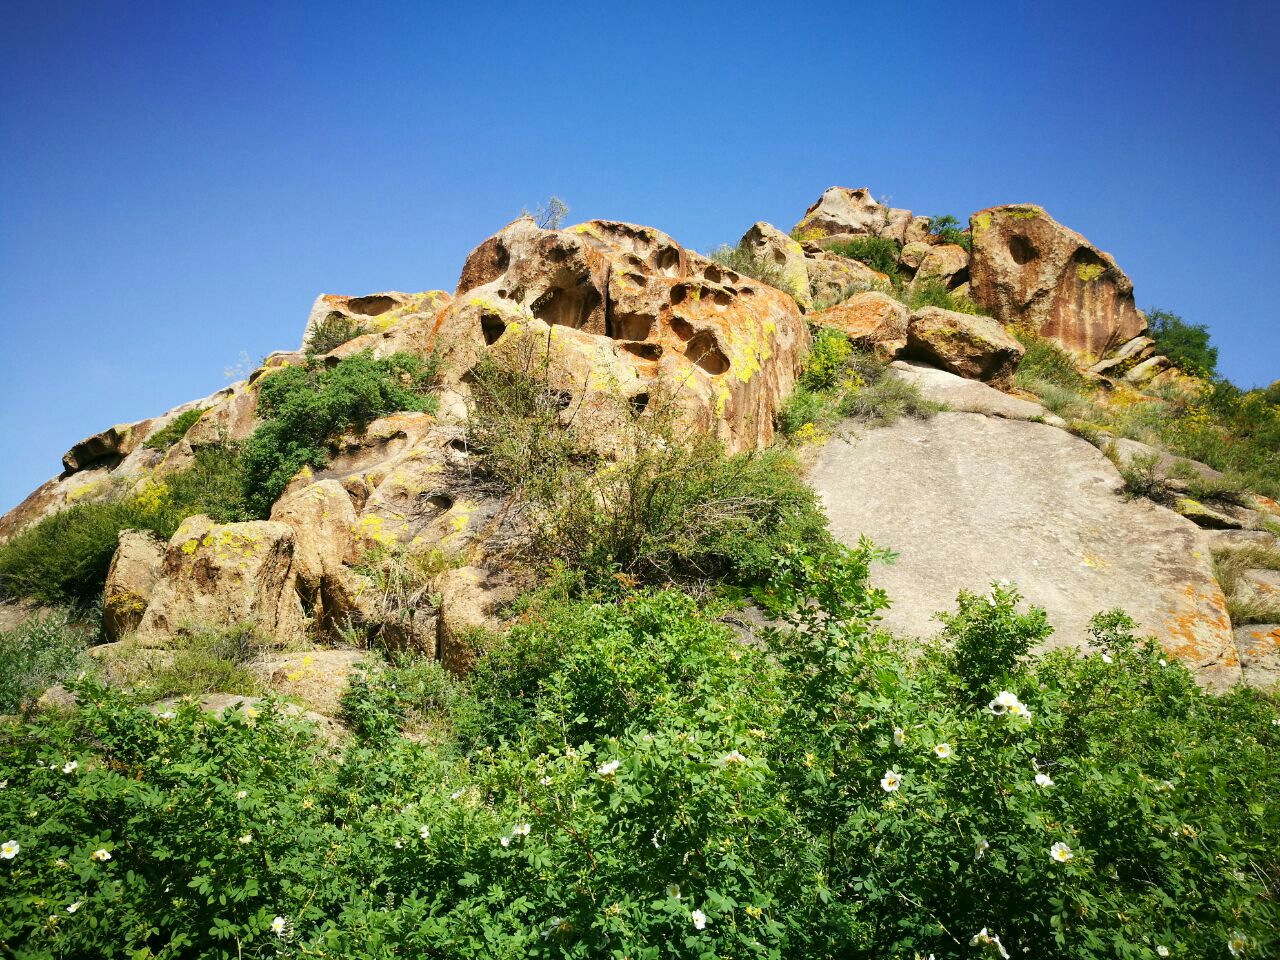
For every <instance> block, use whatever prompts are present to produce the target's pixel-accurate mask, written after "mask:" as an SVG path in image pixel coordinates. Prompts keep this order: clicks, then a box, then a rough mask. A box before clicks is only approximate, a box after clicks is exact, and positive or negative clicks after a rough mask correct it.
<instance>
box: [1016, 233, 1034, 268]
mask: <svg viewBox="0 0 1280 960" xmlns="http://www.w3.org/2000/svg"><path fill="white" fill-rule="evenodd" d="M1038 254H1039V251H1037V250H1036V247H1035V244H1033V243H1032V242H1031V241H1030V240H1028V239H1027V238H1026V237H1024V236H1023V235H1022V234H1020V233H1015V234H1014V235H1013V236H1012V237H1010V238H1009V256H1011V257H1013V262H1014V263H1017V264H1023V263H1030V262H1031V261H1032V260H1034V259H1035V258H1036V257H1037V256H1038Z"/></svg>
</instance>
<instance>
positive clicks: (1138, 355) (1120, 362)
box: [1089, 337, 1156, 377]
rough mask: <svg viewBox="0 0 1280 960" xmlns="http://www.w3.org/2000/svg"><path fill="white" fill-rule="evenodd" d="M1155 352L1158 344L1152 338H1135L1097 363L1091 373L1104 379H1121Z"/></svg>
mask: <svg viewBox="0 0 1280 960" xmlns="http://www.w3.org/2000/svg"><path fill="white" fill-rule="evenodd" d="M1155 352H1156V342H1155V341H1154V340H1152V339H1151V338H1150V337H1134V338H1133V339H1132V340H1130V341H1128V342H1127V343H1125V344H1124V345H1123V346H1121V347H1120V349H1119V350H1117V351H1115V353H1113V354H1112V355H1111V356H1109V357H1107V358H1106V359H1105V360H1099V361H1098V362H1097V363H1095V364H1094V365H1093V366H1092V367H1090V368H1089V372H1090V373H1096V374H1099V375H1100V376H1104V377H1120V376H1123V375H1124V374H1126V373H1128V372H1129V370H1131V369H1133V367H1135V366H1137V365H1138V364H1139V363H1141V362H1142V361H1143V360H1146V359H1147V358H1148V357H1150V356H1151V355H1152V354H1154V353H1155Z"/></svg>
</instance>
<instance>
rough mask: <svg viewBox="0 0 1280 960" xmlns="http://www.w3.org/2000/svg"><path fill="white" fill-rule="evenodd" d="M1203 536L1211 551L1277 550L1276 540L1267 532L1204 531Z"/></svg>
mask: <svg viewBox="0 0 1280 960" xmlns="http://www.w3.org/2000/svg"><path fill="white" fill-rule="evenodd" d="M1201 535H1202V536H1203V537H1204V542H1205V544H1206V545H1207V546H1208V548H1209V549H1210V550H1240V549H1242V548H1244V547H1262V548H1263V549H1266V550H1274V549H1276V546H1277V543H1276V538H1275V536H1274V535H1273V534H1271V533H1268V532H1267V531H1266V530H1204V531H1202V533H1201Z"/></svg>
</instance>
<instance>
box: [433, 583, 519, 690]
mask: <svg viewBox="0 0 1280 960" xmlns="http://www.w3.org/2000/svg"><path fill="white" fill-rule="evenodd" d="M436 589H437V590H438V591H439V594H440V661H441V663H443V664H444V665H445V667H447V668H448V669H449V670H450V671H452V672H453V673H456V674H459V675H461V674H464V673H466V672H467V670H468V669H470V667H471V660H472V657H473V656H474V654H475V651H474V650H473V649H472V647H471V645H470V644H469V643H468V642H467V637H468V634H469V633H470V632H471V631H473V630H476V629H482V628H492V627H494V626H495V621H494V620H493V617H492V613H493V608H494V606H495V605H496V604H498V603H500V602H502V601H503V600H507V599H510V596H511V588H510V584H509V582H508V581H506V580H504V579H502V578H496V577H494V575H492V574H491V573H489V572H488V571H485V570H482V569H480V568H478V567H458V568H455V569H452V570H446V571H445V572H444V573H443V574H441V575H440V578H439V579H438V580H437V582H436Z"/></svg>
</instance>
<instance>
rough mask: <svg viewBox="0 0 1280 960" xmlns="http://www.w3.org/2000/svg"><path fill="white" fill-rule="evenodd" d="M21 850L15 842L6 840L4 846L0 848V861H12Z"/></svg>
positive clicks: (19, 845) (20, 846)
mask: <svg viewBox="0 0 1280 960" xmlns="http://www.w3.org/2000/svg"><path fill="white" fill-rule="evenodd" d="M21 849H22V845H21V844H20V843H18V841H17V840H6V841H5V842H4V845H3V846H0V860H12V859H13V858H14V857H16V856H17V855H18V851H19V850H21Z"/></svg>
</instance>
